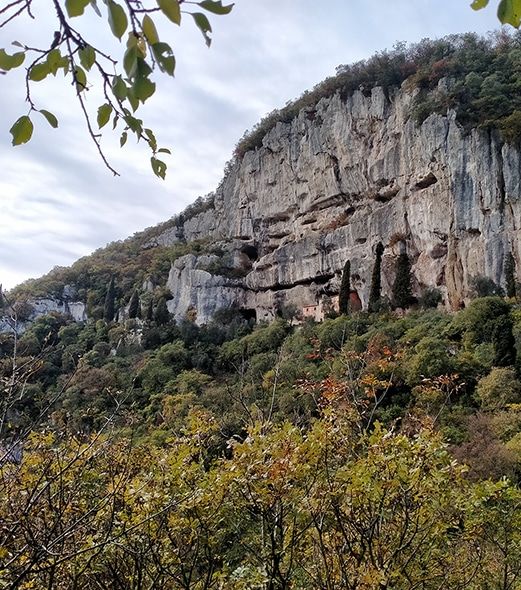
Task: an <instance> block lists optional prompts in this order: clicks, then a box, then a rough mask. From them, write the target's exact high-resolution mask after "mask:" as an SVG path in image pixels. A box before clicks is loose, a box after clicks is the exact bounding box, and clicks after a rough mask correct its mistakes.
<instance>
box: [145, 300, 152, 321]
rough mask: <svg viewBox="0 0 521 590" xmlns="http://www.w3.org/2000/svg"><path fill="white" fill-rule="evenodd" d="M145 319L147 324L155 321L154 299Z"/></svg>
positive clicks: (150, 303)
mask: <svg viewBox="0 0 521 590" xmlns="http://www.w3.org/2000/svg"><path fill="white" fill-rule="evenodd" d="M145 319H146V320H147V322H151V321H152V320H153V319H154V302H153V301H152V299H150V300H149V302H148V305H147V311H146V315H145Z"/></svg>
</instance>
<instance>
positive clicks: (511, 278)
mask: <svg viewBox="0 0 521 590" xmlns="http://www.w3.org/2000/svg"><path fill="white" fill-rule="evenodd" d="M505 286H506V291H507V297H515V296H516V261H515V258H514V255H513V254H512V252H509V253H508V254H507V255H506V256H505Z"/></svg>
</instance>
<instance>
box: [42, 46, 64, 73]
mask: <svg viewBox="0 0 521 590" xmlns="http://www.w3.org/2000/svg"><path fill="white" fill-rule="evenodd" d="M68 65H69V58H67V57H65V56H62V54H61V53H60V50H59V49H57V48H56V49H53V50H51V51H49V53H48V55H47V66H48V68H49V73H50V74H52V75H53V76H56V74H57V72H58V70H59V69H60V68H64V69H66V68H67V67H68Z"/></svg>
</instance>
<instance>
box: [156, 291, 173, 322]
mask: <svg viewBox="0 0 521 590" xmlns="http://www.w3.org/2000/svg"><path fill="white" fill-rule="evenodd" d="M169 319H170V313H169V312H168V307H167V306H166V299H165V298H164V297H161V299H160V300H159V301H158V303H157V307H156V309H155V312H154V320H155V322H156V324H157V325H158V326H162V325H164V324H167V323H168V321H169Z"/></svg>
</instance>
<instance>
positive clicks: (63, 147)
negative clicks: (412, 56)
mask: <svg viewBox="0 0 521 590" xmlns="http://www.w3.org/2000/svg"><path fill="white" fill-rule="evenodd" d="M468 4H469V2H468V1H466V0H462V1H456V0H444V1H443V0H395V1H393V2H388V0H351V1H346V0H324V1H323V2H316V0H315V1H314V0H262V2H260V1H259V0H237V1H236V6H235V9H234V10H233V12H232V13H231V14H230V15H229V16H226V17H221V18H219V17H213V18H212V24H213V27H214V43H213V45H212V48H211V49H210V50H208V49H207V48H206V46H205V45H204V42H203V40H202V38H201V36H200V33H199V31H197V30H196V28H195V27H194V26H192V23H190V22H186V23H185V24H184V25H183V26H182V27H181V28H180V29H177V28H175V27H171V26H166V27H164V29H163V30H162V31H161V33H162V34H164V35H165V36H166V35H169V38H171V39H172V44H173V46H174V49H175V51H176V56H177V59H178V66H177V72H176V78H175V79H174V80H161V81H160V84H159V90H158V92H157V94H156V96H155V97H153V99H151V101H150V102H149V103H148V104H147V105H145V107H144V108H143V113H142V116H143V118H144V120H145V121H146V122H147V123H148V124H149V126H150V127H152V128H153V129H154V130H156V131H157V136H158V140H159V142H160V143H161V144H162V145H165V146H168V147H171V148H172V150H173V155H172V157H171V158H169V162H168V164H169V173H168V176H167V180H166V181H165V182H161V181H159V180H157V179H155V177H154V176H153V175H152V173H151V171H150V165H149V154H148V153H147V151H146V150H145V149H144V147H143V148H142V146H136V145H133V144H132V142H131V141H129V146H128V149H124V150H120V148H119V145H118V142H117V138H112V139H111V138H109V137H106V138H104V146H105V149H106V153H107V155H108V156H109V157H110V160H111V163H113V164H114V166H115V167H116V169H117V170H118V171H119V172H120V173H121V177H118V178H114V177H113V176H112V174H111V173H110V172H109V171H108V170H107V169H105V168H104V167H103V165H102V163H101V162H100V160H99V158H98V156H97V153H96V151H95V148H94V146H93V145H92V144H91V143H89V140H88V137H87V135H86V132H85V124H84V122H83V121H82V119H81V116H80V114H79V112H78V110H77V108H76V104H75V99H74V94H73V91H72V89H71V88H69V87H67V86H64V85H59V81H57V82H56V83H54V84H51V85H50V86H49V85H47V84H44V85H41V86H40V87H38V88H37V89H36V97H37V98H38V100H39V101H40V104H41V105H42V106H43V107H44V108H48V109H49V110H52V111H53V112H55V113H56V114H57V116H58V118H59V120H60V128H59V129H58V130H56V131H54V130H51V129H50V128H49V127H48V126H47V123H46V122H45V121H44V120H43V119H41V120H40V121H38V122H37V128H36V131H35V136H34V138H33V140H32V141H31V142H30V143H29V144H28V145H27V146H23V147H18V148H12V147H11V146H10V144H9V139H10V136H9V134H8V130H9V127H10V126H11V124H12V122H13V121H14V120H15V119H16V118H17V117H18V116H19V115H20V114H22V113H23V112H24V110H25V109H26V107H25V106H24V105H23V98H24V92H23V88H22V87H20V86H18V85H17V82H19V78H18V77H17V76H18V74H14V75H12V74H10V75H9V76H5V77H2V83H3V87H2V117H1V118H0V161H1V162H2V174H1V175H0V283H1V282H3V283H4V286H5V285H7V286H9V287H12V286H14V285H15V284H16V283H18V282H20V281H21V280H24V279H26V278H29V277H31V276H37V275H39V274H42V273H43V272H46V271H47V270H49V269H50V268H52V267H53V266H55V265H65V264H70V263H71V262H73V261H74V260H75V259H76V258H78V257H79V256H82V255H85V254H87V253H89V252H90V251H92V250H94V249H96V248H98V247H100V246H103V245H104V244H106V243H107V242H109V241H111V240H116V239H122V238H124V237H126V236H127V235H130V234H132V233H134V232H136V231H138V230H140V229H143V228H145V227H147V226H150V225H153V224H155V223H158V222H160V221H162V220H165V219H167V218H169V217H171V216H172V215H173V214H174V213H176V212H177V211H180V210H181V209H183V208H184V207H185V206H186V205H187V204H188V203H189V202H191V201H193V200H194V199H195V198H197V197H198V196H199V195H204V194H206V193H208V192H210V191H211V190H212V189H214V188H215V186H216V185H217V183H218V182H219V180H220V178H221V175H222V170H223V167H224V164H225V162H226V161H227V160H228V159H229V158H230V157H231V155H232V152H233V148H234V145H235V143H236V142H237V140H238V139H239V138H240V136H241V135H242V134H243V132H244V131H245V129H247V128H251V127H252V126H253V125H254V124H255V123H256V122H257V121H258V120H259V119H260V118H261V117H262V116H263V115H265V114H266V113H267V112H269V111H270V110H272V109H273V108H276V107H280V106H283V105H284V104H285V102H286V101H288V100H290V99H292V98H295V97H297V96H298V95H299V94H301V93H302V92H303V91H304V90H306V89H309V88H311V87H312V86H313V85H315V84H316V83H318V82H319V81H320V80H321V79H323V78H325V77H326V76H328V75H331V74H333V73H334V70H335V67H336V66H337V65H339V64H341V63H349V62H352V61H356V60H359V59H362V58H366V57H369V56H370V55H371V53H373V52H374V51H377V50H382V49H384V48H389V47H391V46H392V45H393V44H394V43H395V42H396V41H398V40H399V41H417V40H419V39H421V38H423V37H440V36H443V35H446V34H449V33H454V32H461V31H466V30H474V31H477V32H481V33H484V32H486V31H487V30H490V29H493V28H495V27H496V26H497V21H496V17H495V14H494V12H493V10H492V9H490V10H487V11H482V12H480V13H475V12H473V11H472V10H471V9H470V8H469V6H468ZM42 14H43V20H42V21H41V22H43V26H41V27H40V28H39V30H38V32H37V34H38V35H39V36H40V37H41V38H45V36H46V35H47V34H49V31H50V32H51V33H52V30H53V24H52V21H51V19H50V17H49V16H48V14H45V13H42ZM30 26H31V23H20V24H18V25H16V26H15V27H13V28H12V29H11V30H10V31H0V33H1V36H2V41H1V42H0V46H5V45H7V44H8V43H9V42H10V41H12V40H13V39H16V38H19V39H24V38H25V36H24V33H25V30H29V29H28V28H27V29H26V27H30ZM85 26H86V27H87V28H89V27H90V29H89V30H93V31H94V34H95V35H100V36H101V33H102V31H103V28H102V27H99V24H98V23H97V21H96V19H95V17H92V20H91V21H89V22H87V23H86V25H85ZM100 40H101V37H100ZM88 101H89V104H90V105H92V106H93V107H96V106H97V105H98V104H99V102H100V101H99V97H98V96H96V95H95V94H94V92H91V93H90V94H89V96H88Z"/></svg>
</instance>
